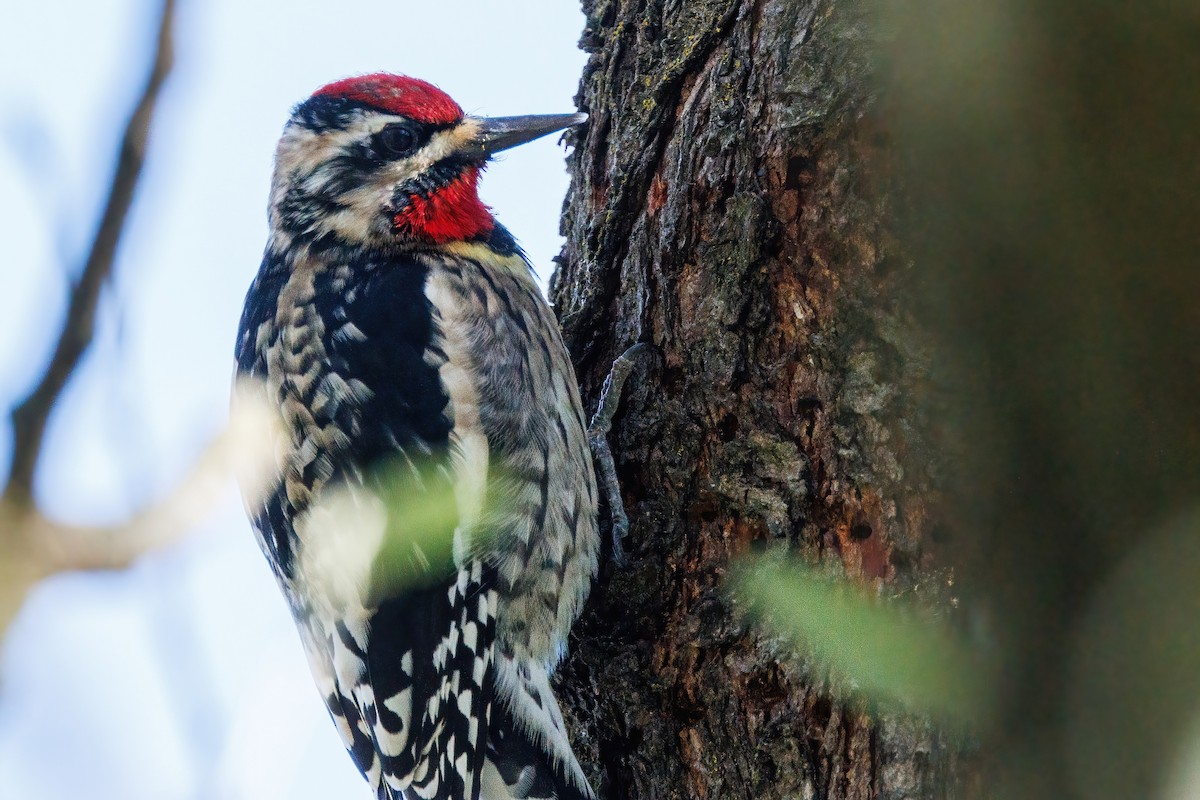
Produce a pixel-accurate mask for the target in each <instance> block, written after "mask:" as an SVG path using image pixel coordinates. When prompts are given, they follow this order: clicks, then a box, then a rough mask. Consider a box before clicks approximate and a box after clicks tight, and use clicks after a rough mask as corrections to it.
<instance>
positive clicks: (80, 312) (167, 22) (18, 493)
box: [3, 0, 175, 507]
mask: <svg viewBox="0 0 1200 800" xmlns="http://www.w3.org/2000/svg"><path fill="white" fill-rule="evenodd" d="M174 16H175V0H163V5H162V15H161V17H160V21H159V27H158V40H157V45H156V47H155V53H154V60H153V62H152V65H151V68H150V75H149V77H148V79H147V81H146V87H145V89H144V90H143V91H142V95H141V98H140V99H139V100H138V103H137V106H136V107H135V108H134V111H133V114H132V115H131V116H130V117H129V122H128V123H127V124H126V126H125V134H124V137H123V138H122V140H121V149H120V154H119V156H118V161H117V169H116V172H115V174H114V175H113V180H112V185H111V186H110V188H109V192H108V199H107V201H106V203H105V206H104V212H103V214H102V216H101V218H100V226H99V228H98V229H97V231H96V236H95V238H94V239H93V240H92V245H91V248H90V250H89V252H88V257H87V261H86V262H85V264H84V267H83V270H82V272H81V274H80V276H79V280H78V282H77V283H76V284H75V285H74V286H73V287H72V289H71V297H70V302H69V304H68V306H67V314H66V318H65V320H64V322H63V326H62V330H61V331H60V332H59V336H58V344H57V345H56V346H55V348H54V356H53V357H52V358H51V360H50V365H49V366H48V367H47V368H46V372H45V374H44V375H43V376H42V379H41V381H40V382H39V383H38V385H37V386H36V387H35V388H34V389H33V391H32V392H30V393H29V395H28V396H27V397H26V398H25V399H24V400H22V401H21V402H20V403H19V404H17V406H16V407H15V408H14V410H13V412H12V423H13V450H12V460H11V463H10V470H9V478H8V485H7V487H6V488H5V490H4V494H3V497H4V500H5V501H6V502H7V503H9V504H15V505H20V506H25V507H31V506H32V491H33V474H34V470H35V469H36V467H37V462H38V458H39V457H40V454H41V450H42V442H43V440H44V438H45V432H46V423H47V420H48V419H49V417H50V412H51V410H52V409H53V407H54V404H55V403H56V402H57V400H58V398H59V395H61V394H62V390H63V388H64V387H65V386H66V385H67V381H68V380H70V377H71V375H72V374H73V373H74V372H75V370H76V369H77V368H78V366H79V362H80V360H81V359H82V358H83V354H84V353H85V352H87V349H88V347H89V346H90V345H91V343H92V339H93V337H94V335H95V327H96V326H95V323H96V308H97V305H98V304H99V301H100V292H101V289H103V287H104V284H105V283H106V282H107V281H108V278H109V276H110V275H111V274H112V268H113V258H114V255H115V254H116V250H117V244H118V243H119V242H120V239H121V234H122V233H123V231H124V229H125V219H126V217H127V216H128V214H129V208H130V206H131V205H132V203H133V194H134V190H135V188H136V187H137V183H138V179H139V178H140V176H141V172H142V166H143V164H144V163H145V159H146V139H147V134H148V132H149V130H150V121H151V118H152V117H153V114H154V108H155V106H156V104H157V102H158V97H159V93H160V91H161V89H162V86H163V82H164V81H165V80H166V77H167V73H168V72H170V70H171V65H172V62H173V48H172V42H171V28H172V25H173V21H174Z"/></svg>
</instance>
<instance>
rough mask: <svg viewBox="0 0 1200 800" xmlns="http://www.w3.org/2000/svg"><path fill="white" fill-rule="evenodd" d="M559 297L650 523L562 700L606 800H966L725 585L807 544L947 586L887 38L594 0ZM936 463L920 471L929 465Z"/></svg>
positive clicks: (939, 759)
mask: <svg viewBox="0 0 1200 800" xmlns="http://www.w3.org/2000/svg"><path fill="white" fill-rule="evenodd" d="M584 9H585V12H586V14H587V28H586V31H585V33H584V37H583V42H582V44H583V47H584V48H585V49H586V50H587V51H588V52H589V53H591V58H590V60H589V62H588V64H587V67H586V68H585V71H584V75H583V80H582V88H581V94H580V98H579V99H580V107H581V108H582V109H583V110H584V111H587V112H588V113H589V114H590V115H591V119H590V122H589V125H588V126H587V129H586V132H585V133H584V134H583V135H582V137H581V139H580V140H579V141H577V142H576V148H575V152H574V155H573V157H572V160H571V173H572V176H573V185H572V189H571V192H570V195H569V200H568V205H567V208H566V212H565V218H564V228H565V233H566V235H567V240H568V245H567V248H566V250H565V252H564V255H563V259H562V262H561V264H560V270H559V272H558V274H557V276H556V280H555V281H554V283H553V285H552V294H553V298H554V301H555V303H556V306H557V310H558V313H559V317H560V319H561V321H562V324H563V328H564V332H565V335H566V338H567V341H568V344H569V346H570V348H571V350H572V353H573V354H574V356H575V359H576V365H577V368H578V371H579V374H580V376H581V380H582V382H583V386H584V394H585V396H587V397H591V398H593V402H594V398H596V397H597V396H598V395H599V387H600V384H601V383H602V381H603V379H604V377H605V375H606V373H607V371H608V369H609V366H610V364H611V362H612V360H613V359H614V358H615V357H616V356H617V355H619V354H620V353H621V352H622V351H623V350H624V349H625V348H626V347H628V346H629V345H631V344H633V343H634V342H639V341H644V342H649V343H651V344H652V345H653V346H654V348H655V356H654V357H652V358H648V359H646V360H645V361H644V367H643V371H642V372H641V373H640V374H639V375H635V377H633V378H632V379H631V380H630V382H629V384H627V388H626V398H625V401H624V403H623V405H622V407H621V411H620V413H619V414H618V417H617V420H616V425H615V428H614V433H613V435H612V441H613V446H614V452H615V453H616V459H617V468H618V473H619V476H620V479H621V483H622V488H623V494H624V499H625V503H626V507H627V511H628V512H629V517H630V521H631V532H630V535H629V537H628V539H627V541H626V548H627V550H628V551H629V553H630V561H631V563H630V565H629V567H628V568H626V569H618V568H615V567H614V566H613V565H612V564H611V562H609V563H606V565H605V566H604V567H603V568H602V574H601V576H600V579H599V580H598V582H597V586H596V588H595V589H594V591H593V595H592V598H591V600H590V602H589V605H588V607H587V609H586V611H585V614H584V617H583V619H582V620H581V622H580V623H579V625H578V626H577V628H576V636H575V638H574V640H573V643H572V653H571V655H570V657H569V659H568V661H567V662H566V663H565V664H564V667H563V669H562V671H561V674H560V677H559V680H560V683H561V684H562V689H561V692H562V694H563V695H564V697H565V705H566V706H567V712H568V715H569V716H570V717H571V718H572V720H573V721H574V722H575V724H576V728H577V732H578V735H577V752H580V754H581V757H582V759H583V761H584V762H585V763H587V764H588V765H589V767H590V769H591V777H592V780H593V782H594V784H595V785H597V786H598V787H600V789H601V794H602V796H603V797H606V798H655V799H656V800H663V799H665V798H676V797H687V798H740V797H745V798H756V799H760V800H761V799H765V798H801V797H817V798H868V797H869V798H904V797H914V798H915V797H923V798H924V797H942V796H961V795H962V794H963V792H962V791H960V789H961V788H962V787H961V782H962V780H963V777H962V775H961V774H960V773H966V772H968V771H969V770H967V769H965V768H964V767H963V762H961V755H960V753H959V752H958V750H957V747H956V745H955V744H953V743H951V742H948V741H943V739H941V738H940V737H939V735H938V734H937V733H936V732H934V731H933V730H931V729H927V728H924V727H922V726H920V725H918V724H916V723H913V722H902V721H899V720H895V719H890V718H887V717H885V716H882V715H879V714H871V713H869V711H868V710H867V709H866V708H865V707H863V706H860V705H857V704H855V703H853V702H841V701H837V700H832V699H830V695H829V693H828V692H826V691H824V690H823V688H822V687H820V686H813V685H812V682H811V680H810V679H809V678H808V677H806V676H805V675H804V674H803V673H802V672H801V671H799V670H797V669H794V668H791V667H787V666H782V665H781V664H780V661H779V659H778V654H777V652H776V651H775V650H773V649H772V648H771V647H770V646H768V644H767V643H765V642H764V641H762V640H761V639H760V638H758V637H757V636H756V635H755V634H754V633H753V632H752V631H750V630H749V629H747V627H746V626H745V625H744V624H743V623H742V622H741V621H739V617H738V615H737V614H736V613H735V609H733V608H731V603H730V600H729V598H728V595H727V594H726V593H725V588H724V586H723V580H724V578H725V576H726V574H727V569H728V567H729V565H730V563H731V560H733V559H735V558H736V557H737V556H738V555H740V554H744V553H746V552H748V551H749V550H751V549H752V548H754V547H756V546H761V545H766V546H770V545H771V544H772V543H774V544H776V545H780V544H786V545H787V546H788V547H790V548H791V549H792V550H794V551H795V552H796V553H798V554H803V555H805V556H807V557H809V558H814V559H815V558H824V559H830V558H836V559H840V561H841V562H842V564H843V565H844V567H845V571H846V573H847V574H848V576H849V577H851V578H852V579H854V580H857V581H859V582H861V583H864V584H867V585H871V586H874V587H876V588H880V589H882V590H884V591H887V592H894V591H902V590H907V591H922V590H923V588H922V587H926V586H929V585H936V584H937V580H936V572H935V571H934V567H933V560H932V558H933V549H934V540H935V539H936V532H937V525H936V524H935V523H934V513H933V511H932V509H931V507H930V502H931V500H930V498H931V497H934V496H935V495H936V489H937V485H936V480H935V474H934V471H935V467H936V461H935V459H934V457H933V455H932V452H931V451H932V449H933V448H931V446H930V444H929V434H928V426H927V420H926V419H924V418H923V416H922V415H923V413H924V412H922V410H921V408H922V407H921V406H919V405H918V404H917V403H916V402H914V400H913V398H914V397H916V396H918V395H919V394H920V388H921V386H922V384H923V382H924V381H925V380H926V378H927V375H928V364H927V363H926V357H925V355H924V352H925V351H924V349H923V335H922V332H921V331H920V330H918V329H917V328H916V326H915V325H914V323H913V322H912V320H911V318H910V316H909V314H908V312H907V311H906V304H905V297H906V273H907V271H908V262H907V260H906V258H905V256H904V254H903V253H902V252H900V250H899V246H898V244H897V240H896V237H895V235H894V231H893V229H892V223H891V221H890V220H891V217H892V213H891V212H892V205H893V203H894V194H895V192H896V189H895V187H894V186H893V185H892V178H891V170H890V163H889V160H890V153H889V137H888V133H887V131H886V129H885V128H884V127H883V126H882V125H881V124H880V117H879V114H878V111H879V109H878V108H877V107H876V106H877V103H876V101H875V99H874V97H873V89H872V81H871V77H872V76H871V72H872V65H873V63H874V62H873V51H874V49H875V45H876V42H874V41H873V36H874V35H875V34H874V33H873V31H874V30H875V28H874V26H873V25H872V24H871V23H872V21H871V20H869V19H868V18H867V17H866V16H865V15H864V13H863V12H862V10H861V8H860V7H857V6H856V5H855V4H853V3H845V2H838V1H837V0H687V2H680V1H679V0H585V2H584ZM913 465H924V466H923V467H922V466H917V467H914V466H913Z"/></svg>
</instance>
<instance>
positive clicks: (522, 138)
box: [475, 114, 588, 156]
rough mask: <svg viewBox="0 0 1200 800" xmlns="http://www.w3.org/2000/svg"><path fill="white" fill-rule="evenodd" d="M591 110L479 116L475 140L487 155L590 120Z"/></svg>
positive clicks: (476, 119)
mask: <svg viewBox="0 0 1200 800" xmlns="http://www.w3.org/2000/svg"><path fill="white" fill-rule="evenodd" d="M587 118H588V117H587V114H529V115H526V116H524V117H476V118H475V121H476V122H478V123H479V134H478V137H477V138H476V139H475V144H476V145H477V146H478V147H479V149H480V150H481V151H482V154H483V155H485V156H491V155H494V154H495V153H499V152H500V151H501V150H507V149H508V148H510V147H516V146H517V145H519V144H525V143H526V142H532V141H533V140H534V139H538V138H541V137H542V136H545V135H546V134H548V133H554V132H555V131H561V130H562V129H564V128H569V127H571V126H572V125H579V124H580V123H582V122H586V121H587Z"/></svg>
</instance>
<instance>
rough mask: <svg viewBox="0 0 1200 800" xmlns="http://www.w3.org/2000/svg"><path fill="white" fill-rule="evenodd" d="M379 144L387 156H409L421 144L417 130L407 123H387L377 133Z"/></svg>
mask: <svg viewBox="0 0 1200 800" xmlns="http://www.w3.org/2000/svg"><path fill="white" fill-rule="evenodd" d="M378 141H379V146H380V148H381V149H382V150H383V152H384V153H386V154H387V155H389V156H392V157H393V158H400V157H402V156H410V155H412V154H413V152H414V151H416V149H417V147H418V146H419V145H420V144H421V141H420V137H419V136H417V132H416V131H414V130H413V129H412V128H410V127H408V126H407V125H388V126H387V127H386V128H384V129H383V130H381V131H380V132H379V134H378Z"/></svg>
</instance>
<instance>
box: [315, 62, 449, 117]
mask: <svg viewBox="0 0 1200 800" xmlns="http://www.w3.org/2000/svg"><path fill="white" fill-rule="evenodd" d="M319 96H327V97H345V98H346V99H348V100H357V101H358V102H360V103H366V104H367V105H370V106H374V107H375V108H379V109H382V110H384V111H390V112H392V113H393V114H400V115H401V116H405V117H408V118H409V119H415V120H417V121H418V122H428V123H431V124H433V125H447V124H449V123H452V122H458V121H459V120H460V119H462V117H463V110H462V107H461V106H459V104H458V103H456V102H454V100H453V99H451V97H450V95H448V94H446V93H445V92H443V91H442V90H441V89H439V88H437V87H436V86H434V85H433V84H432V83H429V82H427V81H422V80H418V79H417V78H410V77H408V76H407V75H393V74H392V73H390V72H376V73H374V74H372V75H359V76H357V77H354V78H343V79H342V80H340V81H335V82H333V83H330V84H327V85H325V86H322V87H321V88H320V89H317V91H315V92H313V97H319Z"/></svg>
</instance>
